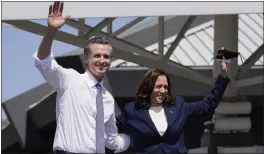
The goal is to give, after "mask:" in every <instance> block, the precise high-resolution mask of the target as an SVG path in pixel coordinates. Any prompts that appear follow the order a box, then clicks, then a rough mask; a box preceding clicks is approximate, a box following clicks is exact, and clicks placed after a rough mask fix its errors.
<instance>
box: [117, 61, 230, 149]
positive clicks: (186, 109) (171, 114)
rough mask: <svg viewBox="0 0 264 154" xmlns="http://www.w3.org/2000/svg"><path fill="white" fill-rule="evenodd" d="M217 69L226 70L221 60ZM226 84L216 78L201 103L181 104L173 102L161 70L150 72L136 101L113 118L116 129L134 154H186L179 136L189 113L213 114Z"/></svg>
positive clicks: (138, 91) (221, 78)
mask: <svg viewBox="0 0 264 154" xmlns="http://www.w3.org/2000/svg"><path fill="white" fill-rule="evenodd" d="M220 68H221V72H222V73H225V72H226V71H227V65H226V63H225V62H224V59H223V60H222V62H221V63H220ZM228 83H229V79H228V78H227V77H224V76H222V75H219V76H218V77H217V79H216V81H215V84H214V87H213V89H212V90H211V92H210V93H209V94H208V95H207V96H206V97H205V98H204V99H203V100H201V101H198V102H190V103H185V102H184V99H183V98H182V97H181V96H177V97H176V98H175V100H174V101H173V100H172V96H171V84H170V79H169V77H168V75H167V74H166V73H165V72H164V71H163V70H160V69H150V70H148V71H147V72H146V73H145V75H144V78H143V80H142V81H141V83H140V85H139V87H138V89H137V92H136V101H135V102H131V103H128V104H126V106H125V109H124V112H123V114H122V115H120V116H118V117H117V127H118V129H119V130H120V131H122V132H125V133H126V134H128V135H130V136H131V138H132V140H133V143H134V146H135V150H136V152H137V153H157V154H165V153H166V154H177V153H187V152H188V150H187V149H186V147H185V145H184V136H183V128H184V124H185V122H186V119H187V118H188V116H190V115H191V114H192V113H197V114H201V113H203V112H208V111H213V110H214V109H215V108H216V107H217V105H218V104H219V102H220V100H221V99H222V97H223V94H224V92H225V89H226V87H227V85H228ZM195 90H199V89H195Z"/></svg>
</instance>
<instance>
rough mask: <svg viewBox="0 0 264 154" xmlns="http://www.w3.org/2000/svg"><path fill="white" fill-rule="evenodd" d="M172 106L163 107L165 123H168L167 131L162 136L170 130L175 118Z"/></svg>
mask: <svg viewBox="0 0 264 154" xmlns="http://www.w3.org/2000/svg"><path fill="white" fill-rule="evenodd" d="M173 108H174V106H172V107H169V106H165V107H164V110H165V114H166V117H167V122H168V127H167V130H166V131H165V133H164V136H165V135H166V134H167V133H168V132H169V131H170V129H171V128H172V126H173V124H174V121H175V118H176V113H175V110H173Z"/></svg>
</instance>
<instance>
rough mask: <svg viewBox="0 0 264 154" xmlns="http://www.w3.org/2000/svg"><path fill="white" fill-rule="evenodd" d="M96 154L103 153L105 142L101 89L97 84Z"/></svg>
mask: <svg viewBox="0 0 264 154" xmlns="http://www.w3.org/2000/svg"><path fill="white" fill-rule="evenodd" d="M95 86H96V88H97V95H96V108H97V112H96V132H95V133H96V153H105V142H104V141H105V140H104V106H103V96H102V87H101V85H100V84H99V83H97V84H96V85H95Z"/></svg>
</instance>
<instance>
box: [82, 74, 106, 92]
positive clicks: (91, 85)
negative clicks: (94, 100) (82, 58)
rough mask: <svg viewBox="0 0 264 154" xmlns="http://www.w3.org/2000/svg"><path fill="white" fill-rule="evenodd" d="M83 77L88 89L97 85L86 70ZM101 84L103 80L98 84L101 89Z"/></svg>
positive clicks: (102, 85)
mask: <svg viewBox="0 0 264 154" xmlns="http://www.w3.org/2000/svg"><path fill="white" fill-rule="evenodd" d="M85 76H86V77H85V78H86V81H87V83H88V85H89V86H90V87H95V84H96V83H98V81H97V80H96V79H95V78H94V76H93V75H92V74H91V73H90V72H89V71H88V70H86V71H85ZM103 82H104V80H102V81H101V82H100V83H99V84H100V85H101V87H102V88H103V87H104V84H103Z"/></svg>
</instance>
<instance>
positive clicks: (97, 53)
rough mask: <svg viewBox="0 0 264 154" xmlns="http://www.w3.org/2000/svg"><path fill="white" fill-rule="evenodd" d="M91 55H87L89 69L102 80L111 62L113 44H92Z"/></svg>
mask: <svg viewBox="0 0 264 154" xmlns="http://www.w3.org/2000/svg"><path fill="white" fill-rule="evenodd" d="M90 48H91V52H90V55H88V56H86V64H87V68H88V70H89V71H90V72H91V74H92V75H93V76H94V77H95V78H96V79H97V80H102V79H103V77H104V75H105V73H106V72H107V71H108V69H109V67H110V64H111V50H112V48H111V46H109V45H106V44H91V45H90Z"/></svg>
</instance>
